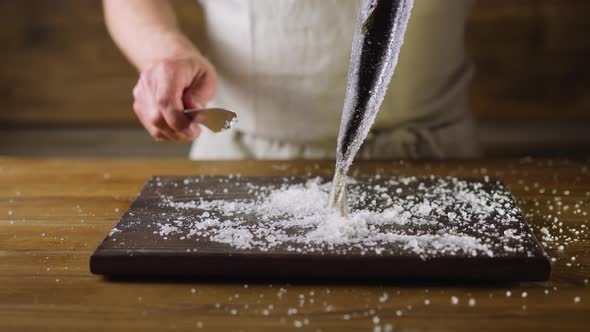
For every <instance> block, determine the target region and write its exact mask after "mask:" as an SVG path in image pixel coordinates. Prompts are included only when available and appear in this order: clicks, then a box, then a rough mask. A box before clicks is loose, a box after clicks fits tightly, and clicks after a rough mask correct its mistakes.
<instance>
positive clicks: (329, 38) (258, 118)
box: [190, 0, 478, 160]
mask: <svg viewBox="0 0 590 332" xmlns="http://www.w3.org/2000/svg"><path fill="white" fill-rule="evenodd" d="M200 2H201V4H202V6H203V9H204V12H205V19H206V29H207V35H208V39H209V42H210V44H211V47H210V53H209V54H207V57H208V58H209V59H210V60H211V62H212V63H213V64H214V66H215V68H216V69H217V72H218V75H219V89H218V91H219V92H218V96H217V97H216V99H215V101H214V102H212V105H213V106H221V107H227V108H229V109H232V110H235V111H236V112H237V113H238V118H239V122H238V125H237V127H236V129H235V130H232V131H229V132H226V133H222V134H212V133H210V132H208V130H206V129H204V130H203V134H202V135H201V137H199V139H197V141H196V142H195V143H194V144H193V148H192V149H191V154H190V156H191V158H192V159H199V160H206V159H244V158H257V159H293V158H333V157H334V154H335V151H336V137H337V134H338V128H339V124H340V117H341V114H342V106H343V102H344V94H345V91H346V77H347V73H348V67H349V63H350V51H351V46H352V37H353V33H354V28H355V25H356V19H357V14H358V7H359V1H358V0H321V1H318V0H201V1H200ZM471 3H472V0H452V1H441V0H416V1H415V4H414V10H413V13H412V18H411V19H410V24H409V27H408V31H407V34H406V42H405V44H404V46H403V48H402V53H401V56H400V60H399V64H398V67H397V70H396V73H395V76H394V79H393V81H392V83H391V85H390V87H389V91H388V93H387V95H386V97H385V101H384V102H383V105H382V107H381V110H380V112H379V114H378V116H377V120H376V122H375V124H374V126H373V129H374V130H373V131H372V134H371V135H370V137H369V139H368V140H367V141H366V142H365V143H364V144H363V147H362V148H361V151H360V152H359V157H360V158H446V157H473V156H476V155H477V152H478V149H477V144H475V140H474V130H473V121H472V118H471V116H470V115H469V113H468V112H467V95H466V88H467V86H468V83H469V81H470V78H471V74H472V68H471V65H470V64H469V62H468V60H467V59H466V56H465V50H464V44H463V38H464V24H465V19H466V17H467V14H468V12H469V8H470V5H471Z"/></svg>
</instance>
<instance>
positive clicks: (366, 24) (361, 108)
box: [337, 0, 412, 161]
mask: <svg viewBox="0 0 590 332" xmlns="http://www.w3.org/2000/svg"><path fill="white" fill-rule="evenodd" d="M411 5H412V1H409V0H363V1H362V4H361V6H362V7H361V13H360V14H359V20H362V23H361V22H359V28H357V35H356V36H355V44H356V43H360V45H353V55H352V57H353V60H352V62H351V68H350V70H349V78H348V84H349V86H348V89H347V96H346V99H347V101H346V102H347V103H349V104H348V105H347V104H345V107H344V111H343V115H342V122H341V125H340V135H339V141H338V151H337V152H338V153H337V155H338V157H339V158H338V159H342V161H345V160H348V159H352V158H351V157H354V154H356V152H357V151H358V147H359V145H360V144H354V143H359V142H358V140H359V139H360V140H364V138H365V136H366V133H365V134H364V135H363V133H362V132H361V131H362V130H363V129H365V128H366V127H368V126H370V124H372V122H373V120H374V119H375V117H376V115H377V112H378V110H379V105H380V104H381V102H382V101H383V96H380V98H379V97H376V96H375V93H376V91H378V89H379V88H380V87H381V86H382V85H383V84H385V85H386V86H387V85H388V84H389V81H390V79H391V75H392V74H393V68H392V67H395V64H396V63H397V57H398V54H397V52H399V47H400V46H401V45H400V44H401V40H400V39H399V38H400V36H399V33H396V32H398V31H399V29H400V28H401V27H400V25H402V24H403V25H404V27H403V29H404V30H405V25H406V24H407V22H405V23H404V22H402V21H403V17H401V16H402V15H403V13H404V11H403V9H404V8H406V7H407V6H411ZM363 10H365V11H366V12H365V13H363ZM367 14H368V16H367ZM364 16H366V17H364ZM359 30H360V31H359ZM402 34H403V33H402ZM401 37H402V38H403V36H401ZM359 46H360V47H359ZM355 58H356V61H355ZM379 99H380V100H379ZM372 104H373V106H374V104H378V105H377V107H372ZM366 129H367V132H368V129H369V128H366Z"/></svg>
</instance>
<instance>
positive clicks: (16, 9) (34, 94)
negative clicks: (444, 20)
mask: <svg viewBox="0 0 590 332" xmlns="http://www.w3.org/2000/svg"><path fill="white" fill-rule="evenodd" d="M417 1H420V0H417ZM445 1H446V0H445ZM451 1H452V0H451ZM174 3H175V6H176V7H177V8H178V13H179V15H180V18H181V22H182V25H183V28H184V29H185V30H186V31H187V32H188V33H189V34H190V35H191V36H194V38H195V39H197V40H199V39H200V38H199V36H200V35H201V34H202V32H200V31H201V29H200V23H199V22H201V21H202V16H201V14H200V11H199V8H198V5H197V4H196V1H195V0H176V1H174ZM588 13H590V1H588V0H559V1H556V0H480V1H479V3H478V5H477V7H476V9H475V11H474V13H473V15H472V18H471V19H470V22H469V26H468V33H467V39H468V44H469V49H470V53H471V55H472V56H473V58H474V61H475V63H476V65H477V77H476V79H475V82H474V85H473V89H472V104H473V109H474V111H475V113H476V114H477V117H478V118H479V119H481V120H484V121H500V122H516V121H525V120H531V119H532V120H540V121H575V122H580V121H586V122H590V66H589V65H588V59H590V37H589V35H588V32H590V23H589V22H590V19H588V17H587V16H588ZM0 22H1V23H0V24H2V29H0V45H1V51H0V101H1V103H2V107H1V108H0V125H1V126H3V127H10V128H15V127H51V126H57V127H70V126H71V127H81V126H82V127H84V126H93V127H101V126H105V127H106V126H108V127H117V126H122V127H125V126H137V122H136V121H135V118H134V116H133V114H132V112H131V109H130V105H131V92H130V91H131V88H132V86H133V84H134V82H135V80H136V75H137V73H136V72H135V70H134V69H133V68H132V67H131V66H130V65H129V64H128V63H127V61H126V60H125V59H124V58H123V56H122V55H121V54H120V53H119V51H118V50H117V49H116V48H115V46H114V44H113V43H112V41H111V40H110V37H109V36H108V34H107V32H106V29H105V27H104V23H103V18H102V9H101V4H100V1H98V0H94V1H88V0H86V1H80V0H19V1H15V0H0Z"/></svg>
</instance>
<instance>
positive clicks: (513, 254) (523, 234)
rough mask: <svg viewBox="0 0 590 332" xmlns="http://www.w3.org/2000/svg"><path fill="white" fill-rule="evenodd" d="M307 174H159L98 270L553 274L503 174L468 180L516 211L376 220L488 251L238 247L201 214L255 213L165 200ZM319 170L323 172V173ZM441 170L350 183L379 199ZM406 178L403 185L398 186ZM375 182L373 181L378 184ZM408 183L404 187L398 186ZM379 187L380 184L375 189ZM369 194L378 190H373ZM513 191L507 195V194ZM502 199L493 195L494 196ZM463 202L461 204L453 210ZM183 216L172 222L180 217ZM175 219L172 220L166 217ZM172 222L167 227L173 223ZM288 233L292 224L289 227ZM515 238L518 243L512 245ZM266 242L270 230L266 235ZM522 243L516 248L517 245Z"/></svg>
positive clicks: (227, 195)
mask: <svg viewBox="0 0 590 332" xmlns="http://www.w3.org/2000/svg"><path fill="white" fill-rule="evenodd" d="M309 180H310V178H307V177H291V178H283V177H153V178H152V179H150V180H149V181H148V182H147V184H146V185H145V187H144V188H143V189H142V191H141V192H140V193H139V195H138V196H137V198H136V199H135V200H134V202H133V203H132V204H131V206H130V207H129V209H128V210H127V211H126V212H125V214H124V215H123V217H122V218H121V220H120V221H119V222H118V223H117V225H116V226H115V228H113V231H111V233H110V234H109V235H108V236H107V237H106V238H105V239H104V241H103V242H102V243H101V244H100V245H99V246H98V248H97V249H96V251H95V252H94V253H93V254H92V256H91V259H90V269H91V271H92V273H95V274H101V275H107V276H135V277H147V276H177V277H213V278H231V279H245V278H263V279H268V278H273V279H274V278H281V279H296V278H309V279H330V280H342V279H356V280H412V281H414V280H428V281H542V280H547V279H548V277H549V274H550V269H551V265H550V262H549V259H548V257H547V255H546V254H545V253H544V252H543V249H542V247H541V246H540V244H539V242H538V241H537V240H536V239H535V237H534V235H533V234H532V232H531V229H530V228H529V226H528V225H527V224H526V222H525V220H524V218H523V216H522V213H520V209H519V208H518V206H517V204H516V202H515V201H514V199H513V197H512V195H510V193H509V191H508V189H507V188H506V187H505V186H504V184H503V183H501V182H499V181H491V180H488V179H486V180H485V181H484V180H464V181H465V183H468V185H469V186H473V187H477V188H480V189H479V190H483V191H484V192H485V193H487V194H489V197H499V198H498V199H503V201H501V202H500V203H501V204H502V207H503V208H505V209H506V210H510V211H512V216H513V217H514V218H513V220H510V221H508V220H503V219H502V216H501V215H494V218H491V217H490V218H488V219H486V220H474V221H473V224H470V225H469V226H468V227H465V225H463V226H461V225H459V226H453V225H451V224H452V218H451V217H449V218H448V219H447V218H446V217H441V218H440V220H435V221H434V222H431V223H427V224H424V225H420V226H416V225H400V224H392V225H385V226H383V225H382V226H380V227H383V230H384V231H389V232H394V233H396V232H400V233H403V234H415V233H416V234H417V233H420V234H432V235H433V236H438V237H442V238H444V237H445V234H441V230H444V229H447V227H448V229H451V230H452V231H453V232H458V233H460V234H464V235H466V236H470V237H472V238H474V239H476V240H477V241H480V242H481V243H484V244H485V245H486V246H489V248H490V252H488V253H487V254H484V253H482V252H475V251H470V252H464V251H461V250H459V251H456V252H444V251H443V252H441V253H440V254H434V255H430V256H427V257H425V255H424V254H420V253H419V252H416V250H411V246H409V245H408V243H407V242H388V243H385V244H383V245H382V247H381V249H380V250H378V251H375V250H373V251H371V250H364V248H362V245H356V246H354V248H353V246H347V245H344V244H338V245H331V246H318V247H317V248H316V249H314V250H309V247H308V246H307V247H306V246H303V245H301V244H299V243H284V244H282V245H279V246H275V247H272V248H264V246H262V247H260V246H257V247H250V248H240V247H235V246H232V245H231V244H228V243H223V242H219V241H215V240H214V239H212V238H211V237H210V236H208V235H207V234H201V233H200V232H195V222H199V221H202V220H203V216H205V215H206V216H210V215H212V214H215V215H217V216H218V217H219V219H220V220H221V221H225V222H230V223H231V222H233V220H237V218H240V219H241V220H246V224H247V225H249V227H252V229H254V228H256V227H264V224H263V221H261V220H259V218H257V217H256V216H255V215H236V214H227V213H223V212H222V211H215V208H209V210H207V209H203V208H202V206H201V207H199V208H194V209H178V208H177V207H172V206H170V204H169V202H176V203H183V202H194V201H195V200H196V201H199V202H210V201H219V200H223V201H232V202H238V201H252V200H255V199H256V197H255V196H254V194H253V193H252V190H251V188H252V187H264V186H275V187H276V186H280V185H285V184H302V183H306V181H309ZM325 180H326V179H323V180H322V181H325ZM438 181H440V179H436V178H433V177H425V178H419V179H418V180H415V181H410V183H408V182H407V181H403V179H400V178H395V177H393V178H389V177H388V178H370V179H369V178H366V179H364V178H360V179H356V183H355V184H353V185H352V187H355V188H356V189H358V190H364V189H366V192H367V193H368V195H369V197H366V198H364V199H363V200H362V202H371V201H373V200H379V199H380V197H381V196H380V195H379V194H378V193H383V192H386V193H387V194H390V195H392V196H395V197H399V196H404V197H410V198H412V197H414V198H415V197H416V196H419V195H420V194H421V193H423V192H424V190H428V189H429V188H432V187H434V186H437V185H439V182H438ZM402 183H403V185H402ZM376 186H377V187H376ZM400 186H403V191H402V190H401V189H400V188H399V187H400ZM374 188H378V189H379V191H378V192H377V191H375V190H372V189H374ZM371 195H373V196H374V197H371ZM506 197H507V198H506ZM496 203H497V202H496ZM463 208H464V206H462V205H457V206H456V207H455V209H456V211H448V212H452V214H453V213H454V214H459V213H461V210H462V209H463ZM177 219H180V220H181V221H178V222H176V223H174V224H170V223H171V222H175V220H177ZM168 224H169V225H172V228H170V227H168V226H166V227H167V228H166V227H164V228H163V226H162V225H168ZM171 229H173V231H171V232H169V230H171ZM289 232H291V230H290V231H289ZM515 239H517V240H518V245H517V246H514V241H516V240H515ZM260 240H261V241H262V242H264V241H265V239H260ZM515 247H516V248H518V250H514V248H515Z"/></svg>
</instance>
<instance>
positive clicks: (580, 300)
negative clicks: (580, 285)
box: [574, 296, 582, 303]
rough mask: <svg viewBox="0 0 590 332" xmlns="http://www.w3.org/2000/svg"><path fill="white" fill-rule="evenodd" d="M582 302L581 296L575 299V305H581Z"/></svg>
mask: <svg viewBox="0 0 590 332" xmlns="http://www.w3.org/2000/svg"><path fill="white" fill-rule="evenodd" d="M580 302H582V298H581V297H579V296H576V297H574V303H580Z"/></svg>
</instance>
